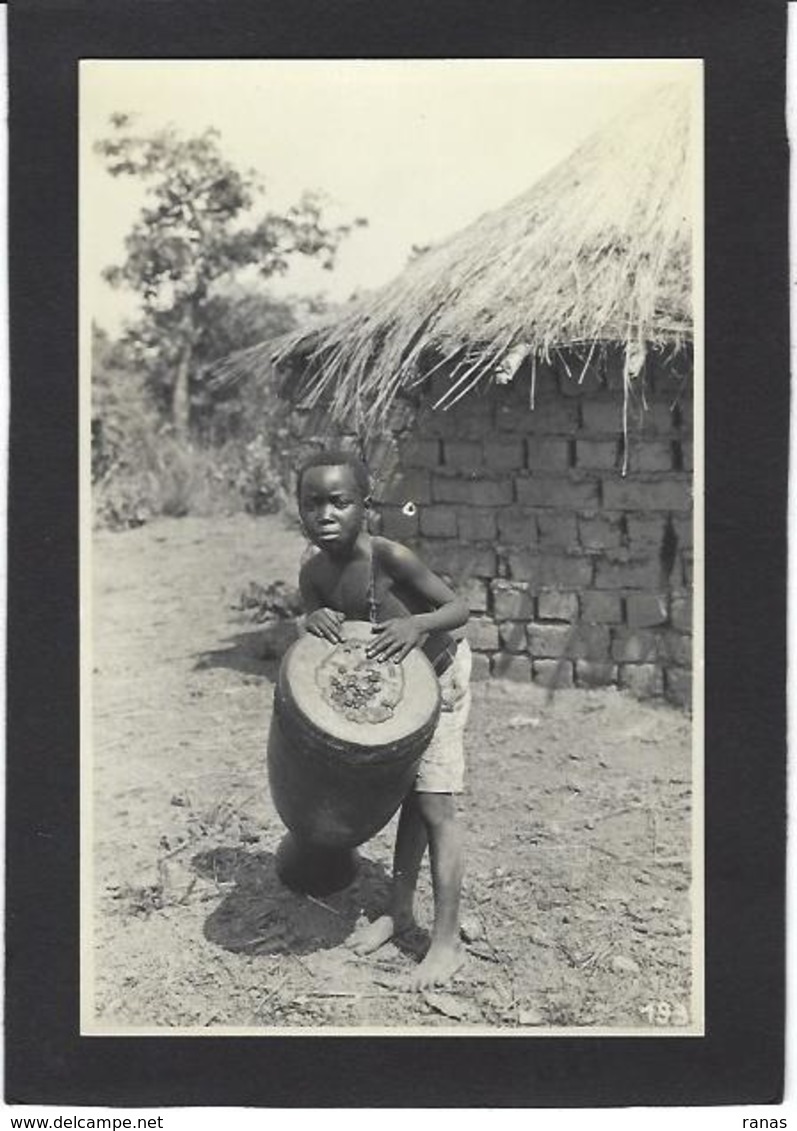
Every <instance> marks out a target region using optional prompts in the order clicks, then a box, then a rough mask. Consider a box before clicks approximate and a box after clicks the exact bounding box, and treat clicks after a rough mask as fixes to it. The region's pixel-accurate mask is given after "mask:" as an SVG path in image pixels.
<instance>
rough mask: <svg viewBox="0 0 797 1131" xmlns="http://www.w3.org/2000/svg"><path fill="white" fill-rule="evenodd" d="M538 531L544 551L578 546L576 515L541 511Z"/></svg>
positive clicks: (538, 519)
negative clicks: (550, 548)
mask: <svg viewBox="0 0 797 1131" xmlns="http://www.w3.org/2000/svg"><path fill="white" fill-rule="evenodd" d="M537 530H538V533H539V542H540V545H541V546H542V547H543V549H545V548H546V547H548V546H550V547H553V548H556V547H561V546H564V547H574V546H577V545H578V526H577V524H576V516H575V515H574V514H557V513H556V512H555V511H541V512H540V514H539V515H538V516H537Z"/></svg>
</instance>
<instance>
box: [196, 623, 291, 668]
mask: <svg viewBox="0 0 797 1131" xmlns="http://www.w3.org/2000/svg"><path fill="white" fill-rule="evenodd" d="M296 639H297V629H296V626H295V623H294V622H293V621H273V622H271V623H270V624H268V625H266V626H264V627H263V628H256V629H249V630H247V631H245V632H238V633H236V634H235V635H234V636H228V637H227V638H226V640H225V641H224V644H225V645H226V646H225V647H223V648H214V649H212V650H211V651H208V652H201V653H199V655H198V657H197V661H196V663H195V664H194V671H206V670H207V669H208V668H229V669H231V670H232V671H236V672H243V674H244V675H257V676H261V677H262V678H263V679H267V680H268V681H269V682H270V683H274V682H275V681H276V678H277V672H278V671H279V665H280V660H281V659H282V657H283V656H284V654H285V653H286V652H287V650H288V648H290V646H291V644H293V642H294V641H295V640H296Z"/></svg>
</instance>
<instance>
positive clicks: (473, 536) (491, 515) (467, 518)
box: [457, 507, 497, 542]
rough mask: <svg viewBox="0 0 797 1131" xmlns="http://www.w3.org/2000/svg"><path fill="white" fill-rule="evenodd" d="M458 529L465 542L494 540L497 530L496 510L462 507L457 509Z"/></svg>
mask: <svg viewBox="0 0 797 1131" xmlns="http://www.w3.org/2000/svg"><path fill="white" fill-rule="evenodd" d="M457 529H458V530H459V536H460V538H461V539H462V541H463V542H494V541H495V537H496V530H497V528H496V522H495V511H494V510H486V509H479V508H478V507H460V508H459V509H458V511H457Z"/></svg>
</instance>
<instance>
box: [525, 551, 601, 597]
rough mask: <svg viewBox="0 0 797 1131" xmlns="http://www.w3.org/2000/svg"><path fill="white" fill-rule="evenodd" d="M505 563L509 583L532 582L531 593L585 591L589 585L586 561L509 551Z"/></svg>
mask: <svg viewBox="0 0 797 1131" xmlns="http://www.w3.org/2000/svg"><path fill="white" fill-rule="evenodd" d="M508 559H509V573H510V576H511V577H512V579H513V580H514V581H529V582H532V583H533V585H534V588H535V589H553V588H558V587H560V586H561V588H562V589H585V588H587V587H588V586H590V585H592V562H591V561H590V559H589V558H584V557H568V556H567V555H565V554H533V553H524V552H523V551H522V550H510V551H509V554H508Z"/></svg>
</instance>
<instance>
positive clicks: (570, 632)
mask: <svg viewBox="0 0 797 1131" xmlns="http://www.w3.org/2000/svg"><path fill="white" fill-rule="evenodd" d="M575 631H576V630H574V629H573V628H572V626H571V625H569V624H529V625H527V627H526V635H527V637H528V642H529V651H530V652H531V654H532V656H534V657H537V656H541V657H549V658H552V659H558V658H559V657H560V656H562V655H564V653H565V649H568V655H569V654H570V653H569V647H568V646H569V644H570V642H571V640H572V638H573V636H574V634H575Z"/></svg>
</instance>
